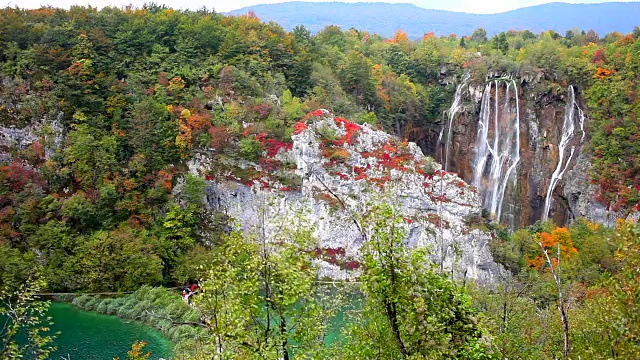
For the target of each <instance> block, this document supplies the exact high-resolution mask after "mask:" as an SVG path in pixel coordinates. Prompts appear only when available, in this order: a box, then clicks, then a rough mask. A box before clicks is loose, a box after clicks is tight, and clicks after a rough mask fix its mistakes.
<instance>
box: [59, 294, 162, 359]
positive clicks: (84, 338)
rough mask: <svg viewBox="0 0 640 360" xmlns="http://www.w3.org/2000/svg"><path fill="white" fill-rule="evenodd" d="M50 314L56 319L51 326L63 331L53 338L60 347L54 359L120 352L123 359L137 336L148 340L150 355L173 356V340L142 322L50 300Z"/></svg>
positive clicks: (107, 356) (108, 355) (100, 356)
mask: <svg viewBox="0 0 640 360" xmlns="http://www.w3.org/2000/svg"><path fill="white" fill-rule="evenodd" d="M49 316H51V317H52V318H53V322H54V325H53V326H52V330H53V331H54V332H58V331H59V332H60V334H59V335H58V336H57V338H56V339H55V340H54V343H55V346H56V347H57V348H58V350H57V351H56V352H55V353H54V354H53V355H52V356H51V359H61V358H65V359H67V358H70V359H71V360H76V359H77V360H103V359H104V360H111V359H113V358H114V357H116V356H118V357H120V359H122V360H124V359H127V351H128V350H130V349H131V344H132V343H133V342H134V341H136V340H144V341H146V342H147V346H146V347H145V350H146V351H151V352H152V355H151V357H150V359H159V358H165V359H170V358H171V343H170V342H169V341H168V340H167V339H165V338H163V337H162V335H160V333H158V332H157V331H154V330H152V329H151V328H149V327H147V326H145V325H143V324H140V323H136V322H127V321H125V320H122V319H120V318H118V317H116V316H111V315H103V314H98V313H94V312H89V311H83V310H80V309H78V308H76V307H74V306H73V305H70V304H67V303H60V302H52V303H51V306H50V307H49Z"/></svg>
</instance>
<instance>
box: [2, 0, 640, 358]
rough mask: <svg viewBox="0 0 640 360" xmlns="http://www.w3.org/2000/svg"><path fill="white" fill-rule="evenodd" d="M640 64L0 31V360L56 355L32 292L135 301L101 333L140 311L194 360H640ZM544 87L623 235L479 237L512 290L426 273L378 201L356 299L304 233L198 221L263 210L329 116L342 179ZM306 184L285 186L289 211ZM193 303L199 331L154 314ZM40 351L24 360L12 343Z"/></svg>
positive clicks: (466, 42)
mask: <svg viewBox="0 0 640 360" xmlns="http://www.w3.org/2000/svg"><path fill="white" fill-rule="evenodd" d="M639 54H640V28H638V27H636V29H635V30H634V31H633V32H632V33H630V34H619V33H610V34H597V33H596V32H595V31H593V30H588V29H586V30H581V29H574V30H570V31H567V32H566V33H565V34H558V33H556V32H553V31H548V32H543V33H539V34H534V33H532V32H530V31H513V30H511V31H508V29H505V31H504V32H501V33H500V34H498V35H495V36H493V37H491V38H488V36H487V32H486V31H485V30H483V29H477V30H475V31H474V32H473V33H472V34H459V35H455V34H451V35H449V36H441V37H436V36H435V35H434V34H433V33H426V34H424V36H423V37H422V38H421V39H418V40H412V39H409V37H408V36H407V34H406V33H405V32H403V31H402V30H398V31H397V32H396V34H395V36H394V37H392V38H383V37H381V36H379V35H376V34H374V33H368V32H364V31H359V30H358V29H353V28H352V29H340V28H339V27H336V26H328V27H325V28H324V29H323V30H321V31H320V32H318V33H317V34H312V33H311V32H310V31H308V30H307V29H305V28H304V27H303V26H298V27H296V28H295V29H294V30H293V31H291V32H287V31H285V30H284V29H283V28H282V27H281V26H280V25H278V24H276V23H273V22H270V23H264V22H261V20H260V19H259V18H257V17H256V16H255V14H253V13H248V14H246V15H242V16H223V15H221V14H217V13H216V12H214V11H212V10H207V9H202V10H199V11H178V10H173V9H169V8H166V7H163V6H158V5H153V4H152V5H146V6H145V7H143V8H133V7H125V8H122V9H118V8H111V7H105V8H103V9H101V10H98V9H96V8H91V7H78V6H73V7H71V8H70V9H69V10H64V9H56V8H52V7H43V8H40V9H36V10H26V9H20V8H4V9H1V10H0V131H1V133H2V137H1V138H0V314H1V315H6V316H9V317H10V318H11V319H13V321H9V322H7V323H6V324H5V325H4V326H3V327H0V331H1V332H0V358H2V359H4V358H7V359H15V358H20V356H21V354H24V353H26V354H27V356H32V357H33V358H42V359H45V358H48V354H49V353H50V351H51V346H52V345H51V340H52V338H53V337H54V334H49V333H48V332H47V329H48V327H47V325H46V321H45V320H44V315H43V314H44V311H45V309H46V305H47V304H46V302H43V301H42V299H39V298H38V297H37V296H36V294H37V293H40V292H64V293H78V294H81V293H96V292H128V291H136V290H138V291H137V292H136V293H134V295H131V296H132V297H130V298H118V299H115V300H108V301H107V302H105V303H104V304H103V305H102V311H103V312H108V313H117V314H125V315H127V314H126V313H128V315H129V316H130V317H131V318H134V319H137V320H148V321H149V322H153V321H155V320H157V319H152V318H151V317H149V316H148V314H149V312H144V310H145V309H146V308H147V307H153V306H155V307H159V308H160V309H161V310H162V311H161V310H158V312H161V313H162V314H164V315H163V316H164V317H165V318H164V319H163V320H162V321H161V322H158V321H156V322H157V323H161V324H159V325H158V326H159V327H161V328H163V329H164V331H166V332H167V333H168V332H170V331H172V334H173V335H175V336H173V337H172V339H173V340H174V341H175V343H176V349H179V352H178V353H179V354H180V355H179V356H181V357H184V358H193V359H204V358H208V359H211V358H214V359H285V360H288V359H291V358H295V359H298V358H300V359H301V358H310V359H311V358H312V359H559V358H563V359H604V358H607V359H609V358H610V359H634V358H640V341H639V340H640V274H639V273H638V272H639V270H638V269H640V224H639V223H638V222H637V220H633V219H634V215H633V214H637V212H638V211H640V141H638V137H639V136H640V119H639V118H638V114H639V112H640V99H639V98H638V91H639V90H640V89H639V85H640V84H639V80H640V56H639ZM529 72H536V73H543V74H545V76H547V77H548V78H550V79H551V80H550V81H551V82H552V83H553V84H557V87H558V88H559V87H562V88H566V86H567V85H569V84H571V85H574V86H576V87H578V88H579V89H580V91H581V97H582V102H583V104H584V106H585V112H586V113H587V114H588V123H587V125H586V126H587V133H588V145H587V146H588V149H589V151H590V153H591V154H592V157H591V159H590V161H591V164H592V167H591V169H590V171H589V174H588V178H589V181H590V182H591V184H593V185H594V186H596V187H597V189H598V191H597V201H598V202H599V203H600V204H602V205H603V206H605V207H606V208H607V209H614V210H616V211H618V212H621V213H623V214H625V217H624V218H621V219H619V220H618V221H617V223H616V226H615V227H614V228H611V227H606V226H604V225H602V224H598V223H595V222H593V221H590V220H588V219H577V220H575V221H573V222H571V223H569V224H554V223H553V222H552V221H546V222H536V223H535V224H533V225H530V226H528V227H526V228H522V229H518V230H516V231H510V230H509V229H507V228H505V227H504V226H503V225H501V224H499V223H498V222H497V221H492V219H491V218H490V216H482V217H481V216H478V219H476V221H475V223H474V224H476V225H475V226H476V227H477V229H478V230H479V231H483V232H485V233H486V234H487V236H490V238H491V242H490V250H491V254H492V255H493V258H494V259H495V261H496V262H497V263H499V264H500V265H501V266H503V267H504V268H505V269H506V270H505V271H506V273H507V274H508V276H505V277H504V278H503V279H501V280H500V281H498V282H496V283H493V284H475V283H473V282H466V281H465V282H462V281H459V280H457V279H451V278H450V277H449V276H448V274H447V273H446V272H443V271H442V268H438V267H437V266H435V265H434V264H430V263H429V262H426V261H425V255H426V253H428V252H429V249H425V248H420V247H418V248H409V247H407V246H405V245H404V239H405V238H406V237H407V236H408V233H407V232H406V231H404V230H403V228H402V227H400V226H396V225H397V224H405V223H407V222H408V223H411V222H412V221H413V220H412V219H406V218H403V216H402V215H401V214H399V213H398V212H397V211H396V210H395V209H394V208H393V207H391V206H389V205H388V204H387V203H386V202H385V201H381V202H380V203H378V204H372V205H371V206H370V207H369V208H368V209H369V211H368V212H366V213H362V214H358V213H354V212H348V210H349V209H344V210H345V211H347V212H348V213H349V214H350V217H351V220H353V223H355V224H356V226H357V228H358V229H359V231H360V233H361V235H362V239H365V240H366V241H365V242H364V245H363V247H362V249H361V254H360V256H359V258H358V259H355V262H350V261H352V259H347V261H345V266H346V267H347V268H353V269H356V270H357V271H359V273H360V276H359V277H357V279H356V280H352V281H344V282H340V281H335V280H331V279H322V278H319V276H318V273H317V271H316V267H317V261H316V260H318V258H324V259H330V260H331V259H333V260H334V261H335V259H336V256H337V255H340V254H339V253H340V251H341V250H339V249H333V250H331V251H327V250H326V249H320V250H318V245H317V242H316V240H315V239H314V231H313V226H311V225H309V224H305V223H304V221H302V220H300V219H297V220H293V221H292V220H291V219H285V218H281V219H276V220H274V221H280V222H281V223H282V225H281V228H280V229H281V232H280V233H279V236H278V237H277V238H266V237H265V236H264V235H260V234H264V232H261V231H255V232H251V231H249V232H247V231H244V230H246V229H244V227H243V224H241V223H239V220H240V219H233V218H231V217H230V216H228V214H226V213H224V212H220V211H216V210H215V209H214V208H212V207H210V206H207V192H206V191H207V190H206V189H207V187H208V186H209V184H210V183H211V182H222V181H234V182H237V183H239V184H241V185H243V186H248V187H252V186H254V187H256V186H257V187H260V186H261V184H263V182H264V181H266V178H267V177H268V176H271V175H273V174H276V173H278V174H279V172H278V170H279V169H280V168H286V167H288V166H289V167H290V166H291V164H288V163H286V162H284V161H275V160H273V159H274V156H275V155H276V154H278V153H279V152H280V151H283V150H286V149H290V148H291V147H292V146H293V145H292V137H295V136H297V135H298V134H299V133H300V132H302V131H304V130H305V129H306V128H307V126H308V123H307V122H308V121H310V120H309V119H312V118H314V117H320V116H321V115H322V114H323V112H318V111H319V110H318V109H326V110H327V111H328V112H331V113H333V114H335V115H336V116H339V117H340V118H338V117H336V118H335V119H336V120H335V121H336V122H337V123H339V124H338V125H339V126H341V127H342V128H344V129H346V135H345V136H343V137H342V138H339V137H335V134H324V135H323V136H325V138H326V139H328V141H330V142H331V143H332V144H333V145H331V146H328V147H327V148H326V149H325V150H326V152H327V153H326V155H327V156H328V157H330V158H332V159H337V160H339V161H341V160H343V157H344V154H343V152H342V151H341V150H340V147H341V146H343V145H344V146H347V145H348V144H346V143H348V142H349V141H350V136H352V135H353V134H354V133H355V130H357V129H360V127H361V126H364V125H366V126H367V127H371V128H375V129H379V130H384V131H386V132H387V133H390V134H393V135H395V136H397V138H398V139H401V140H404V141H405V142H406V141H411V142H416V143H418V144H419V145H421V146H423V145H424V144H425V141H426V140H425V139H427V138H428V136H427V132H428V131H430V130H429V129H433V128H435V127H438V126H441V123H442V119H443V115H442V114H443V113H444V112H445V110H447V109H448V108H449V106H450V105H451V102H452V98H453V95H454V93H455V91H456V85H457V83H458V82H460V81H461V80H462V78H463V77H464V76H465V74H470V76H471V77H472V78H474V79H485V78H486V77H487V76H488V75H489V74H492V73H501V74H514V75H517V74H523V73H529ZM554 89H555V88H548V89H547V88H544V89H541V91H543V92H548V93H553V92H554V91H556V90H554ZM345 119H349V120H345ZM332 136H333V137H332ZM402 144H404V142H402V141H400V142H399V143H398V144H394V145H393V146H394V148H393V150H394V151H398V152H399V150H398V149H400V148H401V147H402V146H406V144H405V145H402ZM389 146H391V145H389ZM428 155H429V154H428ZM431 155H433V154H431ZM203 156H204V157H207V158H209V159H210V160H211V162H212V163H213V164H214V165H215V166H214V167H213V168H212V169H211V170H210V171H209V172H208V173H207V174H206V175H204V176H196V175H194V174H193V172H192V171H190V168H189V164H190V163H191V162H193V161H194V159H196V160H197V159H199V158H200V157H203ZM385 160H389V161H390V159H385ZM391 160H393V159H391ZM238 164H255V165H259V168H260V169H261V171H257V170H256V168H258V167H251V166H244V165H242V166H239V165H238ZM396 165H397V164H393V166H396ZM427 165H428V164H427ZM425 166H426V165H425ZM425 171H426V172H427V175H429V176H431V175H432V174H433V173H434V171H433V169H430V170H429V169H426V170H425ZM436 173H437V171H436ZM427 175H425V176H427ZM263 180H264V181H263ZM300 181H301V180H300V179H298V178H292V177H288V176H282V177H279V178H278V183H279V184H280V185H281V188H280V189H279V190H281V191H283V192H295V191H299V189H300V186H301V185H300ZM460 186H462V185H460ZM382 188H383V187H382ZM324 195H325V196H326V197H327V198H328V200H329V201H328V202H329V203H331V204H332V206H335V207H338V208H340V207H342V208H346V206H345V203H344V201H343V199H341V198H340V196H338V195H337V194H333V193H329V194H324ZM382 198H384V197H382ZM636 218H637V216H636ZM440 223H442V221H440ZM258 230H259V229H258ZM318 251H319V253H318ZM336 254H337V255H336ZM195 281H200V283H201V286H202V289H203V290H204V292H203V293H202V294H201V295H200V296H198V297H194V299H193V301H194V304H195V305H194V306H195V307H194V309H196V310H197V311H196V314H194V313H193V309H192V308H190V307H187V306H182V304H181V300H180V299H179V297H178V296H176V297H175V299H169V300H168V299H167V298H166V297H167V295H166V294H159V291H163V290H158V289H162V287H172V286H180V285H183V284H186V283H189V282H195ZM327 283H329V285H327ZM76 299H77V300H78V299H79V301H76V302H78V303H79V304H78V305H79V306H83V305H87V304H89V305H88V306H87V307H88V308H90V309H92V310H96V308H98V307H100V303H99V302H98V299H95V298H90V297H88V296H87V295H85V296H84V297H80V298H76ZM131 299H135V301H134V300H131ZM156 299H161V300H157V301H156ZM128 300H131V301H128ZM175 302H177V303H178V304H177V305H176V304H175ZM7 304H14V305H15V306H7ZM116 305H117V306H122V307H125V306H127V308H126V309H124V308H123V309H124V310H122V311H118V308H116V307H114V306H116ZM98 310H100V309H98ZM145 318H146V319H145ZM338 318H339V319H340V321H339V322H338V321H337V320H336V319H338ZM337 323H340V326H339V328H338V329H336V328H335V327H336V326H337V325H336V324H337ZM172 328H173V330H172ZM21 329H22V330H21ZM25 329H29V330H28V331H27V332H28V338H29V346H25V345H18V344H17V343H16V340H15V337H16V335H17V334H18V333H20V332H21V331H23V332H24V331H26V330H25ZM176 329H179V330H176ZM329 333H334V334H339V335H337V336H336V338H335V339H329V336H328V334H329ZM135 346H137V345H134V348H135ZM138 350H139V349H138ZM142 353H143V352H140V351H137V352H132V354H133V355H131V356H132V358H144V356H143V355H141V354H142ZM136 354H138V355H136ZM136 356H139V357H136ZM176 357H177V358H179V357H178V355H177V356H176ZM77 358H81V357H77Z"/></svg>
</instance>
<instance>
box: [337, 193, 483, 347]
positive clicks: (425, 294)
mask: <svg viewBox="0 0 640 360" xmlns="http://www.w3.org/2000/svg"><path fill="white" fill-rule="evenodd" d="M403 221H404V220H403V218H402V217H401V216H399V215H398V214H397V213H396V212H395V211H394V210H393V209H392V208H391V206H389V205H379V206H374V207H372V208H371V210H370V211H369V212H368V213H366V214H365V217H364V219H363V222H362V223H363V224H364V226H363V228H364V229H368V230H365V233H366V241H365V244H364V245H363V249H362V252H363V259H364V264H363V265H364V271H363V274H362V276H361V278H360V281H362V285H363V286H362V290H363V292H364V296H365V299H364V302H365V303H364V306H363V310H362V314H361V315H359V316H356V317H355V319H354V320H355V321H354V323H353V324H352V325H351V328H349V329H348V330H347V332H346V336H348V340H347V345H346V350H345V356H348V358H354V359H359V358H366V357H368V356H370V355H372V351H375V350H377V349H380V346H379V345H381V344H384V346H385V350H384V355H382V356H381V357H378V358H382V359H397V358H406V359H419V358H464V357H465V356H464V355H463V354H465V352H466V351H468V350H469V348H470V346H471V344H473V343H476V342H477V341H478V340H479V339H480V338H481V331H480V329H479V326H478V324H477V320H476V315H477V314H476V311H475V309H474V308H473V307H472V306H471V299H470V298H469V296H468V295H466V293H465V292H464V290H463V289H460V288H457V287H456V286H455V285H454V284H453V283H452V282H451V281H450V280H448V279H447V278H446V276H441V275H438V274H436V273H435V272H434V271H433V270H432V269H431V268H430V267H429V265H428V263H427V262H426V261H425V259H426V256H427V251H426V249H410V248H407V246H406V245H405V238H406V235H407V234H406V232H405V231H403V230H402V227H401V226H400V225H401V223H402V222H403ZM383 319H384V320H383ZM367 329H369V330H371V331H368V330H367ZM391 344H393V345H392V346H391ZM482 352H484V350H482Z"/></svg>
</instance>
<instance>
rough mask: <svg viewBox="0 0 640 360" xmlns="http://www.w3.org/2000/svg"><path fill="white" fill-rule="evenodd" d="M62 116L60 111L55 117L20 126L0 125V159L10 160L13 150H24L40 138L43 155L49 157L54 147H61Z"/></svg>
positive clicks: (54, 149)
mask: <svg viewBox="0 0 640 360" xmlns="http://www.w3.org/2000/svg"><path fill="white" fill-rule="evenodd" d="M62 116H63V113H62V112H60V113H58V115H57V117H56V118H55V119H48V118H47V117H44V118H43V119H41V120H35V121H33V123H32V124H30V125H28V126H26V127H22V128H18V127H16V126H0V161H3V162H10V161H11V160H12V153H13V152H14V151H16V150H24V149H26V148H28V147H29V146H32V145H33V144H34V143H37V142H38V141H39V140H41V139H42V140H44V144H41V145H42V146H43V151H44V157H45V158H46V159H49V158H50V157H51V155H53V153H54V152H55V151H56V149H61V148H62V142H63V128H62V123H61V120H62Z"/></svg>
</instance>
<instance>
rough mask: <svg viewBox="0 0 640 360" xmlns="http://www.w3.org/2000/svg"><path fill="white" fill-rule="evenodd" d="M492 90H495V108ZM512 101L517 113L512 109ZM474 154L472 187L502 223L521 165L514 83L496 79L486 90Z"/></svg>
mask: <svg viewBox="0 0 640 360" xmlns="http://www.w3.org/2000/svg"><path fill="white" fill-rule="evenodd" d="M501 86H503V87H506V89H505V95H504V100H503V102H501V101H500V100H501V99H500V88H501ZM511 88H513V90H514V91H515V94H514V95H515V100H512V99H511ZM492 89H495V93H494V101H493V104H491V91H492ZM512 101H514V102H515V109H514V107H513V106H510V103H511V102H512ZM501 105H502V106H501ZM492 108H493V111H492ZM475 150H476V152H475V158H474V162H473V185H475V186H476V187H477V188H478V189H479V190H480V193H481V196H482V199H483V206H484V207H485V208H487V209H488V210H489V211H491V213H492V214H494V215H495V218H496V219H497V220H498V221H500V219H501V217H502V207H503V200H504V195H505V191H506V189H507V185H508V183H509V181H512V182H513V184H514V186H515V183H516V181H517V177H516V167H517V165H518V163H519V162H520V104H519V100H518V86H517V84H516V82H515V80H513V79H511V78H501V79H496V80H494V81H491V82H489V83H488V84H487V86H486V87H485V90H484V94H483V95H482V103H481V106H480V119H479V126H478V135H477V138H476V143H475Z"/></svg>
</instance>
